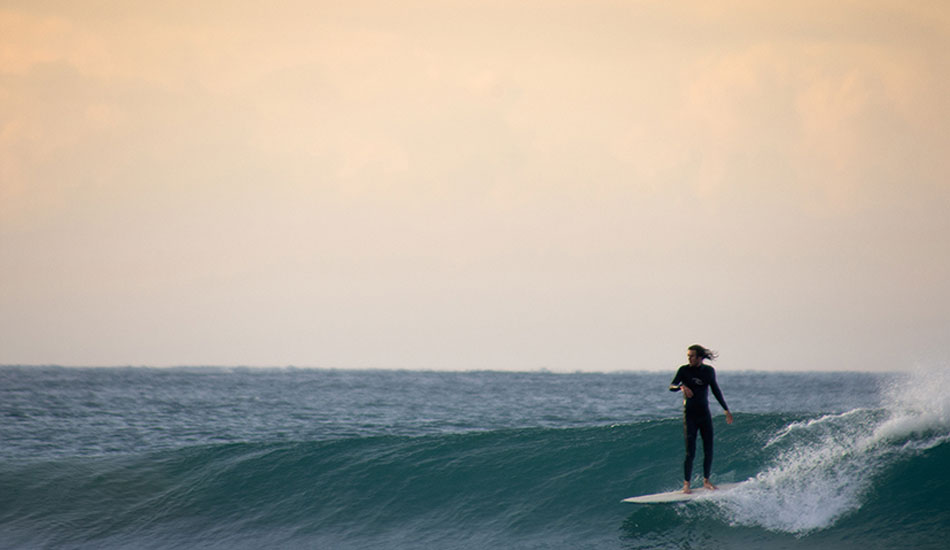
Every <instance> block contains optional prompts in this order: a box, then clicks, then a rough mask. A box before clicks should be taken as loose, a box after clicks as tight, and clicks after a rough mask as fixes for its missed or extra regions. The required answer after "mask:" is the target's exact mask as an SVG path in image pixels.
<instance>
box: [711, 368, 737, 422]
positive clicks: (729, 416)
mask: <svg viewBox="0 0 950 550" xmlns="http://www.w3.org/2000/svg"><path fill="white" fill-rule="evenodd" d="M709 386H710V387H711V388H712V392H713V395H714V396H716V401H719V404H720V405H721V406H722V410H724V411H726V423H727V424H732V413H731V412H729V405H726V400H725V398H723V396H722V390H720V389H719V384H718V383H717V382H716V373H715V371H713V375H712V379H711V380H710V382H709Z"/></svg>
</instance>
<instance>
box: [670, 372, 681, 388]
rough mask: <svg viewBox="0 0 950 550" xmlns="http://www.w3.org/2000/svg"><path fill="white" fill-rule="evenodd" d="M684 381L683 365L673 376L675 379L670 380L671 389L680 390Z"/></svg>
mask: <svg viewBox="0 0 950 550" xmlns="http://www.w3.org/2000/svg"><path fill="white" fill-rule="evenodd" d="M682 381H683V367H680V368H679V369H678V370H677V371H676V376H674V377H673V381H672V382H670V391H680V382H682Z"/></svg>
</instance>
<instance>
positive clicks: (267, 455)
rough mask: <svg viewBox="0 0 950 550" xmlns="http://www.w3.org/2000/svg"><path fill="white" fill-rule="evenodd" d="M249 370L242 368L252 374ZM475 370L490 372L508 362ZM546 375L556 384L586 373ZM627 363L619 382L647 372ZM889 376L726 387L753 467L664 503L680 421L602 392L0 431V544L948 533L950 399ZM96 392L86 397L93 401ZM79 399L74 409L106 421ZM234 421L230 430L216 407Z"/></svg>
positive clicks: (478, 541) (732, 441) (536, 543)
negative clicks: (398, 415)
mask: <svg viewBox="0 0 950 550" xmlns="http://www.w3.org/2000/svg"><path fill="white" fill-rule="evenodd" d="M75 374H76V373H68V375H69V376H74V375H75ZM245 374H247V373H245ZM58 375H64V374H63V373H59V374H58ZM137 375H138V374H136V376H137ZM247 375H248V376H250V377H251V378H249V379H242V380H243V381H242V383H247V382H248V380H250V381H252V382H253V381H254V380H256V379H255V378H254V376H257V374H253V373H251V374H247ZM16 376H23V373H22V372H19V373H17V374H16ZM260 376H265V375H260ZM267 376H270V375H267ZM308 376H310V374H308ZM365 376H374V375H373V374H372V373H367V374H365ZM406 376H414V377H416V381H417V382H418V381H419V380H420V379H425V378H426V377H427V376H432V377H437V376H441V375H438V373H407V374H406ZM469 376H474V377H475V378H478V377H481V378H483V379H485V380H483V382H485V383H486V384H488V385H489V386H491V385H492V384H490V383H488V382H487V380H496V379H497V377H498V376H499V374H498V373H480V374H470V375H469ZM534 376H537V377H539V378H544V377H548V378H549V380H548V382H549V383H553V384H555V385H557V386H559V387H562V388H563V387H565V386H570V382H571V381H572V380H573V381H575V382H577V383H578V384H581V383H585V380H586V381H587V382H589V381H590V379H589V378H588V379H585V378H583V377H580V378H576V379H575V378H571V377H572V376H574V375H543V374H537V375H534ZM618 376H619V378H617V379H613V378H612V379H610V380H611V383H610V384H607V385H608V386H611V385H615V383H616V380H621V381H622V380H626V381H627V382H632V381H634V380H637V378H636V376H634V375H626V376H627V378H623V376H624V375H618ZM802 376H808V375H802ZM551 377H554V378H555V382H551V380H550V378H551ZM558 377H560V378H558ZM664 378H665V377H664ZM190 380H191V381H192V383H194V382H195V379H193V378H192V379H190ZM216 380H218V379H216ZM294 380H296V382H297V385H299V379H294ZM502 380H507V381H508V382H509V384H508V385H509V386H510V385H511V382H512V379H511V378H508V379H505V378H503V377H502ZM7 381H8V382H9V381H10V379H9V377H8V379H7ZM165 381H166V382H167V381H168V380H167V379H165ZM292 381H293V380H288V387H289V386H290V385H292V384H290V382H292ZM529 381H530V380H529ZM258 382H261V380H258ZM453 385H457V384H449V386H453ZM503 385H504V384H503ZM529 385H533V384H529ZM724 385H725V384H724ZM542 386H543V385H541V386H539V387H542ZM7 387H8V388H9V385H8V386H7ZM17 387H18V388H19V390H18V391H20V392H21V393H23V392H24V391H25V390H24V388H26V386H25V385H23V384H20V385H19V386H17ZM880 387H881V390H880V391H879V397H880V402H881V403H882V404H883V406H872V407H855V408H851V409H848V410H843V411H833V412H817V411H812V412H808V411H798V412H793V411H786V412H781V413H768V412H753V413H743V412H741V411H742V408H741V406H739V403H741V402H742V392H741V391H736V390H735V388H733V390H734V391H733V392H732V393H731V394H730V393H729V390H730V388H729V387H728V386H727V387H724V390H725V391H726V392H727V394H726V395H727V398H728V399H729V400H730V403H731V404H733V407H734V408H735V409H736V411H738V412H737V413H736V416H737V421H736V424H735V425H733V426H728V427H727V426H726V425H725V423H724V422H723V421H722V417H721V416H717V418H716V431H717V432H716V434H717V439H716V448H717V455H716V460H715V464H714V471H715V474H714V475H715V478H716V480H718V481H721V482H725V481H744V480H747V481H746V483H744V484H743V485H742V486H740V487H739V488H738V489H735V490H734V491H731V492H728V493H722V494H720V495H717V496H716V497H715V498H711V499H708V500H705V501H703V502H694V503H689V504H677V505H665V506H639V505H631V504H626V503H621V502H620V500H621V499H622V498H624V497H627V496H633V495H636V494H644V493H651V492H657V491H662V490H671V489H674V488H676V487H677V485H678V481H677V480H678V478H679V472H680V470H681V457H682V439H681V438H682V425H681V422H680V420H679V419H678V418H676V417H675V415H665V416H664V415H662V414H658V415H653V416H654V417H650V418H641V419H638V420H636V421H633V422H626V423H613V422H611V423H604V422H602V421H603V418H604V417H610V416H611V415H612V414H613V413H612V412H611V411H613V409H612V408H611V407H610V406H606V405H603V406H595V405H596V404H595V405H591V406H592V407H593V408H595V409H597V410H600V412H601V414H600V416H598V422H594V423H591V424H590V425H583V423H580V422H577V419H575V418H569V419H568V420H567V421H565V420H564V418H561V419H559V420H557V421H552V422H551V423H552V424H554V425H535V426H509V425H506V423H507V422H508V421H507V420H504V419H505V418H507V416H506V415H505V414H502V413H501V412H499V411H495V414H496V415H497V419H496V420H497V423H499V424H502V425H500V426H486V425H478V423H472V424H469V425H466V428H465V429H454V430H450V429H446V428H445V423H444V422H443V421H444V420H445V419H435V420H433V418H431V417H430V418H427V420H426V421H425V422H426V424H425V425H426V426H429V427H430V429H421V428H419V429H418V430H416V432H420V433H413V430H410V429H405V430H392V429H390V430H389V431H391V432H397V433H380V432H383V431H384V430H380V429H377V428H372V429H369V428H365V427H364V428H363V429H362V430H360V429H357V428H356V427H354V428H353V429H351V430H341V429H340V427H339V426H334V427H333V428H332V430H330V431H329V432H327V433H325V434H323V435H322V436H320V437H311V438H286V437H280V438H271V440H268V439H267V438H266V437H261V438H259V439H258V440H252V439H249V438H244V439H243V440H238V441H207V440H199V441H193V440H194V439H195V437H194V433H193V432H192V435H190V436H188V437H181V436H179V439H180V441H179V442H178V444H171V440H173V439H174V438H172V437H170V436H165V437H164V439H163V438H159V437H153V438H151V439H149V438H144V440H140V444H141V447H142V448H141V449H138V450H137V449H136V448H135V445H133V444H131V443H129V444H128V445H127V446H126V447H122V448H121V449H119V450H115V449H113V450H112V451H109V450H108V449H109V448H113V447H116V446H117V444H116V443H112V444H110V445H109V446H106V447H108V448H106V449H105V450H103V449H102V447H101V446H96V445H94V444H92V443H91V442H90V441H89V440H88V439H89V438H90V437H91V434H94V433H95V431H94V429H93V428H90V427H88V426H87V427H85V428H82V429H81V430H79V431H82V430H86V431H87V433H85V435H83V436H82V437H79V436H78V435H77V441H76V442H73V443H72V445H75V446H76V447H75V448H67V449H66V450H65V451H64V447H69V445H70V444H68V443H67V439H66V438H65V436H63V435H62V434H60V435H59V436H58V437H62V438H63V439H62V440H60V443H59V445H58V446H57V447H56V448H53V449H47V451H45V452H43V451H42V450H41V447H40V446H39V443H38V439H37V441H33V442H24V441H22V440H21V441H19V442H18V443H17V442H11V443H10V444H9V445H7V446H6V447H5V449H4V455H3V460H2V461H0V548H228V549H243V548H248V549H251V548H255V549H256V548H262V547H266V548H334V549H349V548H354V549H355V548H393V549H401V548H445V549H475V548H479V549H481V548H538V549H540V548H550V549H560V548H694V547H711V548H836V549H837V548H855V549H857V548H861V549H868V548H872V549H873V548H882V549H883V548H945V545H946V542H945V541H946V537H947V536H948V535H950V496H948V495H950V476H947V475H946V470H947V468H948V467H950V406H948V403H950V400H945V401H940V399H935V398H934V396H932V395H930V393H929V392H928V391H926V386H925V385H921V384H918V383H917V382H915V381H914V380H913V379H910V380H897V379H893V380H892V379H887V380H882V381H881V384H880ZM921 388H923V389H921ZM219 389H220V388H219ZM364 389H365V388H364ZM574 389H575V390H577V389H578V388H574ZM661 389H662V388H661ZM86 390H88V387H87V388H86ZM63 391H67V393H68V388H67V389H64V390H63ZM361 391H362V390H361ZM559 391H560V390H559ZM629 391H630V390H628V389H625V390H622V393H623V396H622V399H624V400H629V398H630V395H629ZM650 391H651V392H652V391H653V390H652V389H651V390H650ZM208 392H211V394H213V390H212V389H208ZM564 392H565V394H570V393H571V392H572V390H570V389H569V388H568V389H565V390H564ZM26 393H29V392H25V393H23V395H24V396H25V397H28V396H27V395H26ZM202 395H205V397H206V398H207V397H208V393H207V392H205V393H203V394H202ZM557 395H559V394H558V393H557V392H553V393H550V394H549V395H548V396H547V397H549V398H552V399H553V398H554V397H556V396H557ZM25 397H24V398H25ZM34 397H36V396H35V395H34ZM535 397H537V396H535ZM62 398H63V397H62V395H60V396H59V397H57V399H62ZM94 398H96V397H95V396H94V395H93V394H90V393H88V392H87V393H84V394H83V395H82V396H81V399H84V400H85V403H86V404H87V405H88V404H89V402H90V400H91V399H94ZM98 398H100V399H101V395H100V396H99V397H98ZM380 398H382V397H381V396H380ZM443 398H444V399H446V400H449V397H444V396H443V397H439V398H438V399H443ZM420 399H421V398H420ZM485 399H487V400H489V401H491V398H488V397H486V398H485ZM24 402H26V401H24ZM874 403H877V401H874ZM204 405H205V408H204V409H203V410H204V411H205V414H206V415H207V411H208V410H209V409H208V407H211V408H212V409H214V410H215V411H216V412H217V414H218V415H220V416H228V415H229V414H230V413H228V412H227V410H226V409H224V408H220V407H217V406H213V405H215V404H214V402H213V400H211V401H209V402H205V403H204ZM495 405H496V406H497V405H498V404H497V403H495ZM549 405H550V404H549ZM588 405H590V403H588ZM124 406H128V407H130V408H129V411H133V412H134V411H135V410H139V412H140V413H141V412H142V407H146V406H147V407H149V408H151V409H155V407H156V405H155V404H154V403H152V404H149V405H144V404H142V405H138V406H135V405H132V404H127V405H124ZM261 406H262V407H263V408H267V407H266V403H265V404H264V405H261ZM618 406H619V405H618ZM158 409H160V407H158ZM242 411H243V413H247V410H244V409H242ZM4 412H5V414H6V417H5V421H4V422H5V423H6V424H7V425H9V424H16V423H17V422H21V421H22V422H27V423H29V422H30V418H36V417H37V415H40V416H42V414H44V411H43V410H41V408H36V407H34V408H33V409H31V410H29V411H24V410H14V409H12V408H10V406H9V400H8V405H7V409H5V411H4ZM74 412H75V411H74ZM86 412H88V411H86ZM153 412H154V410H153ZM113 413H114V414H119V416H120V417H121V416H122V415H123V414H125V413H121V414H120V413H116V412H115V407H113ZM17 414H19V415H20V416H17ZM129 414H131V412H130V413H129ZM83 415H85V416H82V418H84V419H85V420H82V419H77V418H75V417H71V416H69V417H68V419H69V421H70V422H72V423H73V424H76V425H79V426H82V425H84V424H86V423H91V424H96V423H100V424H101V423H102V419H98V420H97V418H98V417H97V416H96V415H88V414H86V413H85V412H84V413H83ZM353 415H354V418H357V419H358V418H359V415H358V414H355V413H353ZM472 415H473V416H476V417H477V416H478V415H488V413H487V412H486V411H481V412H479V411H473V413H472ZM66 416H68V415H66ZM565 416H570V415H569V414H567V413H565ZM647 416H650V415H647ZM90 418H91V419H92V420H90ZM128 418H129V419H131V418H136V417H135V416H134V415H131V416H129V417H128ZM493 418H494V417H493ZM18 419H19V420H18ZM165 420H166V421H167V420H168V419H167V418H166V419H165ZM178 420H179V421H182V419H181V418H180V417H178ZM225 420H226V423H225V424H222V425H227V426H232V425H233V426H238V421H237V419H234V418H227V419H220V418H219V419H218V421H222V422H224V421H225ZM246 420H247V422H248V423H249V424H251V425H255V422H257V421H258V420H259V418H254V417H252V418H246ZM139 421H140V422H143V423H147V422H148V421H147V420H146V419H142V418H140V419H139ZM189 421H191V420H189ZM49 422H50V421H49V419H46V420H44V422H43V423H44V424H45V423H49ZM194 422H198V420H194ZM208 422H211V423H212V424H214V422H217V421H211V420H208ZM433 422H434V424H436V425H438V428H437V429H435V428H432V425H433ZM199 424H200V422H199ZM463 424H464V423H463V422H462V421H461V419H457V422H456V424H453V425H463ZM483 424H487V422H483ZM559 424H560V425H559ZM564 424H567V425H564ZM578 424H580V425H578ZM166 425H167V422H166ZM407 425H408V424H407ZM108 426H109V427H110V430H111V429H114V425H113V424H108ZM214 426H217V425H214ZM214 426H212V425H208V426H206V428H207V431H208V432H209V433H212V432H213V431H214V430H212V429H211V428H212V427H214ZM217 427H219V428H220V426H217ZM53 428H55V429H58V428H57V427H55V426H54V427H53ZM153 428H155V429H157V428H156V427H155V426H151V427H150V428H149V429H153ZM5 429H6V430H7V432H6V434H7V435H8V434H10V433H17V434H20V436H21V439H22V437H25V436H24V435H23V434H22V433H21V432H23V431H24V430H22V429H17V430H13V431H11V429H8V428H5ZM74 429H78V428H75V426H74ZM235 429H238V428H237V427H235ZM240 429H247V428H246V427H244V428H240ZM90 430H91V431H90ZM146 431H148V430H146ZM159 431H160V430H159ZM252 431H253V430H252ZM348 431H349V432H353V433H347V432H348ZM361 431H362V433H360V432H361ZM400 431H401V432H405V433H398V432H400ZM56 433H59V432H56ZM110 433H111V432H110ZM105 435H107V434H105V433H103V436H105ZM232 435H233V434H232ZM294 435H299V434H294ZM113 436H114V434H113ZM285 436H286V434H285ZM126 439H129V440H130V441H132V440H134V438H126ZM4 441H5V442H8V441H12V440H10V439H5V440H4ZM82 442H84V443H82ZM11 449H12V450H11ZM27 449H33V451H31V452H27ZM93 449H98V451H97V452H92V450H93ZM697 460H700V458H699V457H698V458H697Z"/></svg>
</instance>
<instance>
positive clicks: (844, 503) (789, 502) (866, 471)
mask: <svg viewBox="0 0 950 550" xmlns="http://www.w3.org/2000/svg"><path fill="white" fill-rule="evenodd" d="M948 383H950V374H947V373H943V374H934V373H926V374H923V373H917V374H913V375H910V376H908V377H905V378H902V379H901V380H899V381H895V382H893V383H892V384H891V385H890V386H889V387H886V388H882V393H883V394H884V395H885V396H886V399H885V402H884V407H883V408H882V409H876V410H875V409H854V410H851V411H847V412H844V413H840V414H828V415H823V416H820V417H817V418H814V419H811V420H807V421H801V422H793V423H790V424H788V425H787V426H785V427H784V428H783V429H782V430H780V431H778V432H777V433H776V434H775V435H774V436H773V437H771V438H770V439H769V440H768V442H767V443H766V448H770V449H772V450H774V451H775V453H776V454H775V456H774V459H773V460H772V461H771V465H770V466H768V467H767V468H766V469H764V470H763V471H762V472H761V473H759V474H758V475H756V476H755V477H754V478H752V479H750V480H748V481H747V482H746V483H745V484H743V485H742V486H740V487H739V488H737V489H736V490H734V491H731V492H729V493H723V494H722V495H720V496H719V498H717V499H715V502H717V504H718V505H719V506H720V508H721V510H722V511H723V512H724V513H725V514H726V517H727V518H728V521H729V522H730V523H732V524H734V525H745V526H757V527H762V528H765V529H768V530H772V531H781V532H787V533H793V534H796V535H805V534H808V533H811V532H814V531H818V530H822V529H826V528H828V527H830V526H832V525H834V524H835V522H837V521H838V520H839V519H841V518H842V517H844V516H846V515H847V514H849V513H851V512H854V511H856V510H858V509H860V508H861V506H862V504H863V503H864V502H865V501H866V499H867V498H868V495H869V494H870V492H871V491H872V490H873V488H874V486H875V481H876V478H878V477H879V476H880V474H881V473H882V472H883V471H884V470H886V469H887V468H888V467H890V466H892V465H894V464H896V463H897V462H899V461H902V460H906V459H908V458H909V457H911V456H913V455H915V454H918V453H920V452H922V451H925V450H927V449H930V448H933V447H935V446H937V445H940V444H941V443H944V442H946V441H948V440H950V394H947V393H946V392H942V391H939V389H938V388H941V387H947V384H948Z"/></svg>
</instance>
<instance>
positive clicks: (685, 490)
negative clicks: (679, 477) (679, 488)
mask: <svg viewBox="0 0 950 550" xmlns="http://www.w3.org/2000/svg"><path fill="white" fill-rule="evenodd" d="M683 492H684V493H685V494H687V495H688V494H690V493H692V492H693V490H692V489H690V488H689V482H688V481H684V482H683Z"/></svg>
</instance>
